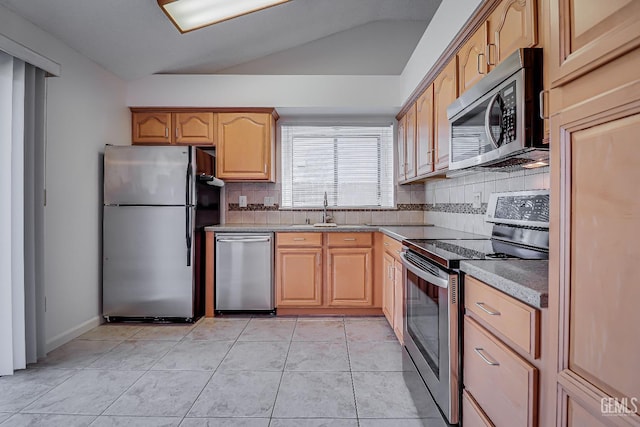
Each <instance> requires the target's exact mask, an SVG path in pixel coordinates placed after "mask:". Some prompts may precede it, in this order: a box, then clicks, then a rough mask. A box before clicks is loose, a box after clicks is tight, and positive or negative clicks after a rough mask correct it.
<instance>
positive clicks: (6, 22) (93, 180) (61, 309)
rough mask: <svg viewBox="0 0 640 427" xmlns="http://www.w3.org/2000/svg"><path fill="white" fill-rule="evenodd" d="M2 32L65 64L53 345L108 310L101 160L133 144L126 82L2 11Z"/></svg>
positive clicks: (48, 213) (50, 139)
mask: <svg viewBox="0 0 640 427" xmlns="http://www.w3.org/2000/svg"><path fill="white" fill-rule="evenodd" d="M0 33H2V34H3V35H4V36H6V37H9V38H11V39H13V40H14V41H16V42H18V43H21V44H23V45H25V46H26V47H28V48H30V49H32V50H34V51H36V52H37V53H39V54H41V55H43V56H46V57H48V58H49V59H51V60H53V61H55V62H58V63H59V64H61V65H62V73H61V76H60V77H52V78H49V79H47V110H46V111H47V125H46V138H47V160H46V162H47V163H46V168H47V170H46V180H47V182H46V187H47V206H46V208H45V242H46V244H45V280H46V283H45V292H46V296H47V312H46V341H47V349H48V350H50V349H52V348H54V347H56V346H58V345H60V344H62V343H64V342H66V341H68V340H69V339H71V338H73V337H75V336H76V335H78V334H80V333H82V332H83V331H84V330H86V329H87V328H90V327H92V326H93V325H96V324H97V323H98V322H99V320H100V317H99V316H100V311H101V301H100V298H101V280H102V279H101V275H102V272H101V265H102V259H101V248H102V244H101V226H102V222H101V212H102V206H101V202H102V193H101V181H102V177H101V173H102V172H101V171H102V169H101V158H100V153H101V152H102V151H103V148H104V144H105V143H114V144H123V143H128V141H130V118H129V117H130V116H129V111H128V109H127V108H126V102H125V90H126V85H125V83H124V82H123V81H122V80H120V79H118V78H117V77H115V76H114V75H112V74H111V73H109V72H107V71H105V70H104V69H102V68H101V67H99V66H98V65H96V64H95V63H93V62H91V61H90V60H88V59H87V58H86V57H84V56H82V55H80V54H79V53H78V52H76V51H74V50H72V49H70V48H69V47H67V46H66V45H64V44H63V43H61V42H59V41H58V40H56V39H55V38H53V37H52V36H51V35H49V34H47V33H45V32H43V31H41V30H40V29H38V28H36V27H35V26H33V25H32V24H31V23H29V22H27V21H25V20H23V19H22V18H20V17H19V16H17V15H15V14H13V13H12V12H10V11H8V10H6V9H4V8H2V7H0Z"/></svg>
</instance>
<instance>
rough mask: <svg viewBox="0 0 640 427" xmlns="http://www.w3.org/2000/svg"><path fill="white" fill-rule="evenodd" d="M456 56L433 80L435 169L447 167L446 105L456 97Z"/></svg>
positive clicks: (447, 123)
mask: <svg viewBox="0 0 640 427" xmlns="http://www.w3.org/2000/svg"><path fill="white" fill-rule="evenodd" d="M456 75H457V66H456V57H454V58H453V59H452V60H451V62H449V64H447V66H446V67H445V68H444V69H443V70H442V71H441V72H440V74H438V77H436V79H435V81H434V82H433V120H434V123H433V128H434V132H433V135H434V139H435V141H434V146H435V148H436V152H435V170H446V169H448V168H449V133H450V131H449V119H448V118H447V107H448V106H449V105H450V104H451V103H452V102H453V101H455V100H456V98H457V97H458V80H457V78H456Z"/></svg>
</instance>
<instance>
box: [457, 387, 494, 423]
mask: <svg viewBox="0 0 640 427" xmlns="http://www.w3.org/2000/svg"><path fill="white" fill-rule="evenodd" d="M462 425H464V427H494V424H493V423H492V422H491V420H489V418H487V415H486V414H485V413H484V412H483V411H482V409H480V406H479V405H478V402H476V401H475V399H474V398H473V396H471V395H470V394H469V392H468V391H467V390H465V391H463V392H462Z"/></svg>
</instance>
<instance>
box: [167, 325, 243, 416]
mask: <svg viewBox="0 0 640 427" xmlns="http://www.w3.org/2000/svg"><path fill="white" fill-rule="evenodd" d="M252 318H253V317H250V318H249V321H248V322H247V323H246V325H244V328H242V330H241V331H240V333H239V334H238V336H237V337H236V339H235V340H233V343H232V344H231V345H230V346H229V348H228V349H227V352H226V353H225V354H224V356H223V357H222V358H221V359H220V363H218V366H216V368H215V369H214V370H213V371H211V375H210V376H209V379H208V380H207V382H206V384H205V385H204V387H202V390H200V393H198V395H197V396H196V398H195V399H194V400H193V403H191V406H189V409H187V412H185V414H184V415H183V416H182V419H181V420H180V424H182V422H183V421H184V420H185V419H187V415H189V412H191V410H192V409H193V405H195V404H196V402H197V401H198V399H199V398H200V396H202V392H203V391H204V389H206V388H207V386H208V385H209V383H210V382H211V380H212V379H213V375H214V374H215V373H216V372H218V369H219V368H220V365H222V362H224V359H225V358H226V357H227V356H228V355H229V352H230V351H231V349H232V348H233V346H234V345H236V343H237V342H238V338H240V335H242V333H243V332H244V331H245V330H246V329H247V326H249V323H251V319H252ZM203 319H204V317H203ZM213 319H215V318H213ZM220 320H222V319H220ZM203 322H204V321H203ZM194 329H195V328H194ZM192 332H193V331H192ZM185 338H186V335H185ZM202 341H215V340H202ZM227 341H229V340H227ZM189 418H191V417H189ZM193 418H195V417H193ZM180 424H178V426H179V425H180Z"/></svg>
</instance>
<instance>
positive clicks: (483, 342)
mask: <svg viewBox="0 0 640 427" xmlns="http://www.w3.org/2000/svg"><path fill="white" fill-rule="evenodd" d="M463 363H464V385H465V388H466V390H467V391H468V392H469V393H470V394H471V395H472V396H473V397H474V399H475V401H476V402H477V403H478V405H479V406H480V408H482V411H483V412H484V413H485V414H486V415H487V416H488V417H489V419H491V421H492V422H493V423H494V424H495V425H497V426H510V427H518V426H522V427H525V426H526V427H533V426H535V425H536V421H537V383H538V370H537V369H536V368H535V367H533V366H532V365H530V364H529V363H527V361H525V360H524V359H522V358H521V357H520V356H518V355H517V354H516V353H515V352H514V351H513V350H511V349H510V348H509V347H507V346H506V345H504V344H502V343H501V342H500V341H499V340H498V339H497V338H495V337H494V336H493V335H491V334H490V333H489V332H488V331H487V330H486V329H484V328H483V327H482V326H480V325H479V324H478V323H477V322H476V321H475V320H473V319H471V318H470V317H469V316H465V318H464V362H463Z"/></svg>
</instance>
